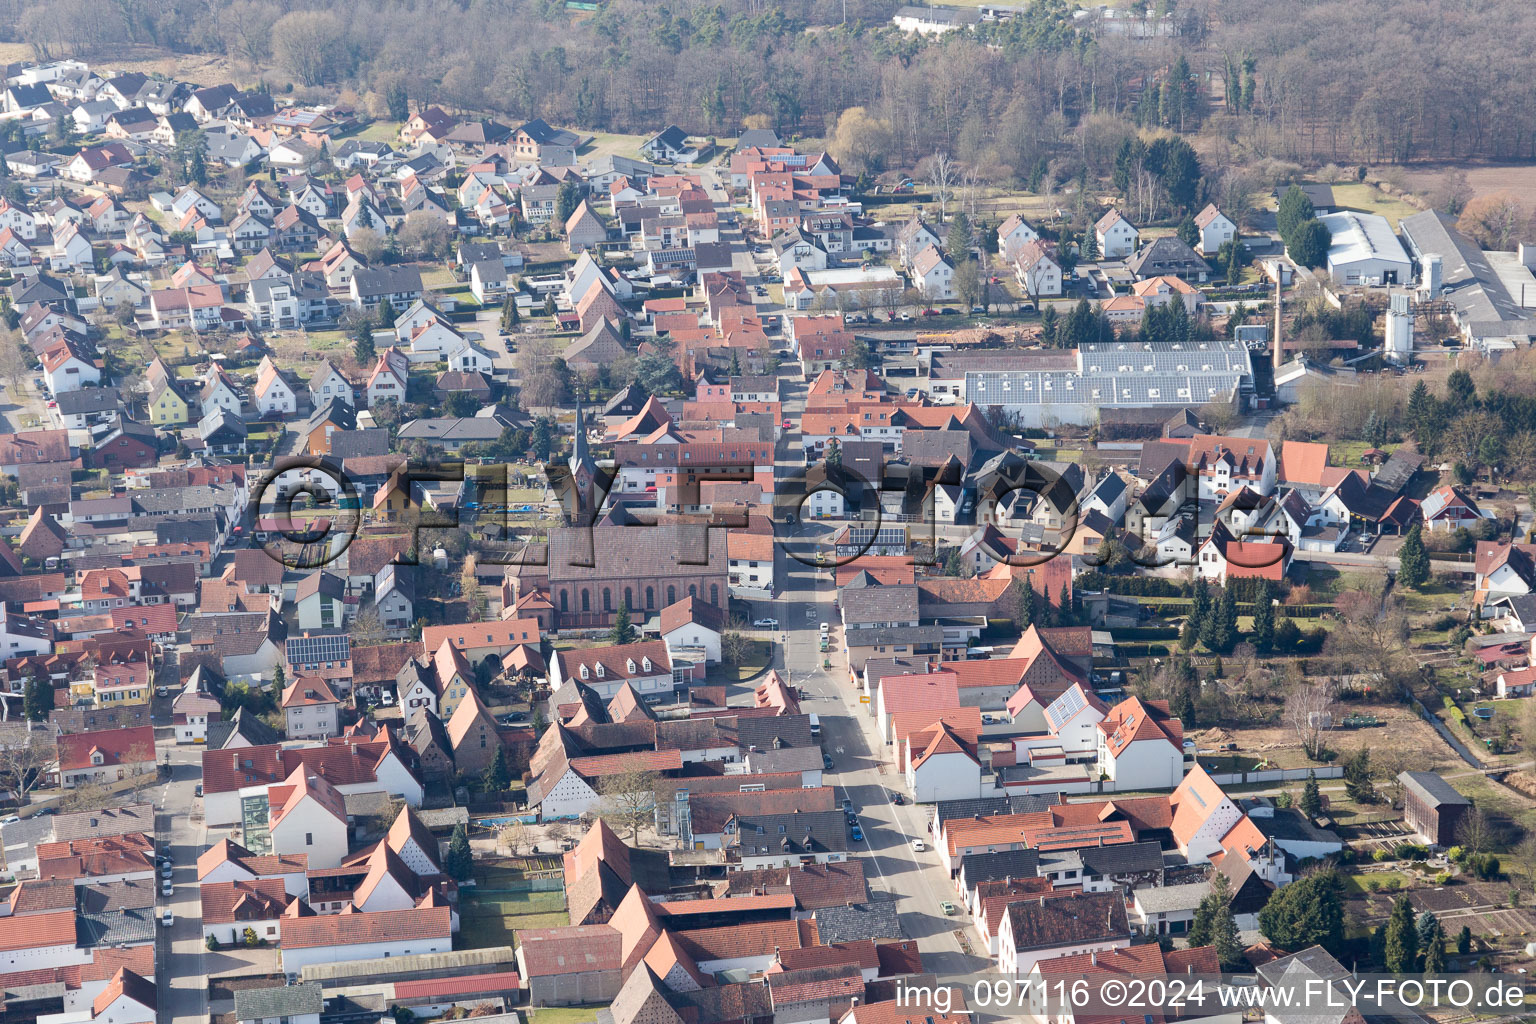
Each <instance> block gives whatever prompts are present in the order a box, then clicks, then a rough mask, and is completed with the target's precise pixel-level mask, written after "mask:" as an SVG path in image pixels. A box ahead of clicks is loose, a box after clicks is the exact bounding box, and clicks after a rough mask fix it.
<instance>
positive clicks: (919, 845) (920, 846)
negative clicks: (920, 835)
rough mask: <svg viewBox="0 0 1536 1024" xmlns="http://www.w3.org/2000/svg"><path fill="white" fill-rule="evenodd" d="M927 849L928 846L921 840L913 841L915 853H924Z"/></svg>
mask: <svg viewBox="0 0 1536 1024" xmlns="http://www.w3.org/2000/svg"><path fill="white" fill-rule="evenodd" d="M926 849H928V844H927V843H925V842H923V841H922V840H921V839H914V840H912V852H913V853H922V852H923V851H924V850H926Z"/></svg>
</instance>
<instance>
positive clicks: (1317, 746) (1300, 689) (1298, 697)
mask: <svg viewBox="0 0 1536 1024" xmlns="http://www.w3.org/2000/svg"><path fill="white" fill-rule="evenodd" d="M1334 690H1335V687H1334V683H1333V680H1331V679H1327V680H1323V681H1322V682H1317V683H1313V682H1306V681H1302V682H1300V683H1298V684H1297V685H1296V686H1295V687H1294V688H1293V689H1292V690H1291V692H1290V694H1289V695H1287V697H1286V698H1285V723H1286V725H1288V726H1290V727H1291V729H1292V730H1293V731H1294V732H1295V733H1296V738H1297V739H1298V740H1300V741H1301V749H1302V750H1303V751H1305V752H1306V755H1307V757H1309V758H1311V759H1312V760H1314V761H1316V760H1317V759H1318V755H1319V754H1321V753H1322V749H1323V733H1324V731H1325V730H1327V729H1329V728H1331V727H1332V726H1333V711H1334V705H1335V703H1336V700H1335V698H1334Z"/></svg>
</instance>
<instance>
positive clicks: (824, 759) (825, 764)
mask: <svg viewBox="0 0 1536 1024" xmlns="http://www.w3.org/2000/svg"><path fill="white" fill-rule="evenodd" d="M821 770H822V771H824V772H829V771H831V770H832V755H831V754H822V755H821Z"/></svg>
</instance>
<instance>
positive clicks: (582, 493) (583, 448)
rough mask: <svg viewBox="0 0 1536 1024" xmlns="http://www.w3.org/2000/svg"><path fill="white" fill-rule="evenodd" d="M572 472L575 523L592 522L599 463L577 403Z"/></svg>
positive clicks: (568, 464) (571, 462)
mask: <svg viewBox="0 0 1536 1024" xmlns="http://www.w3.org/2000/svg"><path fill="white" fill-rule="evenodd" d="M567 466H568V467H569V468H570V471H571V486H572V487H574V488H575V490H576V514H575V517H574V521H575V522H591V521H592V515H593V513H595V512H596V511H597V508H596V501H595V500H594V499H595V493H594V492H595V487H596V484H597V461H596V460H595V459H593V458H592V453H591V452H590V451H589V450H588V449H587V424H586V418H585V417H584V416H583V415H582V408H581V403H580V402H577V403H576V440H575V443H573V444H572V445H571V458H570V461H569V462H568V463H567Z"/></svg>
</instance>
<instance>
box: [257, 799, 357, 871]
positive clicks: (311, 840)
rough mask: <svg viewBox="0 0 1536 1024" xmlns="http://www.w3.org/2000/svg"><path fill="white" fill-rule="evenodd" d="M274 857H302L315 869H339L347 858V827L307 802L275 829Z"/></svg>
mask: <svg viewBox="0 0 1536 1024" xmlns="http://www.w3.org/2000/svg"><path fill="white" fill-rule="evenodd" d="M272 851H273V852H274V853H302V854H305V855H306V856H308V857H309V866H310V867H311V868H337V867H340V866H341V860H342V858H343V857H345V856H346V855H347V823H346V822H344V821H341V820H339V819H338V818H337V817H336V816H335V815H334V814H332V813H331V812H330V811H328V810H326V809H325V808H323V807H321V806H320V805H319V803H317V802H316V801H314V800H312V799H306V800H304V801H303V802H302V803H300V804H299V806H297V807H295V808H294V809H293V810H292V811H289V812H288V813H287V814H286V815H284V816H283V820H282V821H280V822H278V823H277V824H276V825H275V826H273V828H272Z"/></svg>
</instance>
